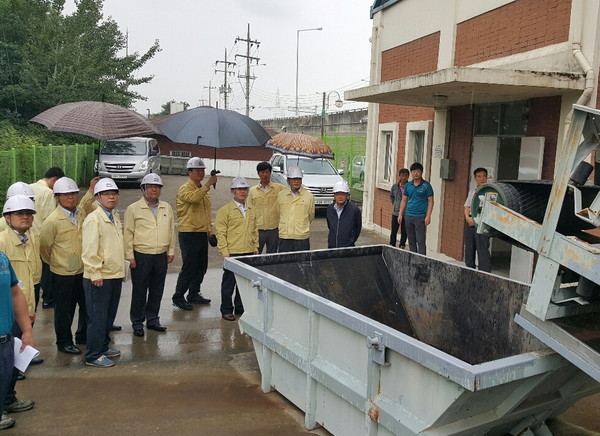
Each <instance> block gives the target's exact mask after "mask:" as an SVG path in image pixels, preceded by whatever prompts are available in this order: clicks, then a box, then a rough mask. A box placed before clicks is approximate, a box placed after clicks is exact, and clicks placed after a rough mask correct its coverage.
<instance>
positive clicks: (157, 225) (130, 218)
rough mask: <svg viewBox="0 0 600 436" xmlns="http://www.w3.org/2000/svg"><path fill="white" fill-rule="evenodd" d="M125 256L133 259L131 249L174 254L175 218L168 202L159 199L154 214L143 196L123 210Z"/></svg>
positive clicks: (140, 251)
mask: <svg viewBox="0 0 600 436" xmlns="http://www.w3.org/2000/svg"><path fill="white" fill-rule="evenodd" d="M123 221H124V224H125V227H124V229H123V237H124V239H125V258H126V259H133V251H134V250H135V251H137V252H138V253H144V254H161V253H164V252H165V251H166V252H167V254H168V255H170V256H172V255H174V254H175V220H174V217H173V209H172V208H171V205H170V204H169V203H166V202H164V201H159V202H158V206H157V210H156V216H154V213H152V210H151V209H150V207H149V206H148V203H147V202H146V200H145V199H144V198H141V199H140V200H139V201H136V202H135V203H133V204H130V205H129V206H128V207H127V210H125V218H124V220H123Z"/></svg>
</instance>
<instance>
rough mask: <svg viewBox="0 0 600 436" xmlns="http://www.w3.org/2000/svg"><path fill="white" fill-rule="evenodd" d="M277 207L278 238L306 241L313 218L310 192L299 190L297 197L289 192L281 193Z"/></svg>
mask: <svg viewBox="0 0 600 436" xmlns="http://www.w3.org/2000/svg"><path fill="white" fill-rule="evenodd" d="M277 204H278V206H279V237H280V238H281V239H297V240H302V239H308V238H309V237H310V223H311V221H312V220H313V219H314V218H315V200H314V198H313V195H312V194H311V193H310V191H307V190H306V189H304V188H300V191H299V192H298V195H296V196H295V197H294V196H293V195H292V192H291V190H289V189H287V190H285V191H281V192H280V193H279V196H278V197H277Z"/></svg>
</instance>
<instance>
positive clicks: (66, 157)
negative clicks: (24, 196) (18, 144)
mask: <svg viewBox="0 0 600 436" xmlns="http://www.w3.org/2000/svg"><path fill="white" fill-rule="evenodd" d="M97 147H98V146H97V145H96V144H76V145H59V146H52V145H51V146H39V147H31V148H27V149H14V148H13V149H12V150H9V151H0V203H2V204H3V203H4V193H5V192H6V190H7V189H8V187H9V186H10V185H12V184H13V183H14V182H17V181H21V182H26V183H33V182H36V181H37V180H39V179H41V178H43V177H44V174H45V173H46V171H47V170H48V168H51V167H60V168H62V170H63V171H64V172H65V174H66V175H67V176H68V177H70V178H72V179H73V180H75V181H76V182H77V184H78V185H80V186H82V185H86V184H87V183H88V182H89V181H90V179H91V178H92V177H94V162H95V161H96V154H95V150H96V148H97Z"/></svg>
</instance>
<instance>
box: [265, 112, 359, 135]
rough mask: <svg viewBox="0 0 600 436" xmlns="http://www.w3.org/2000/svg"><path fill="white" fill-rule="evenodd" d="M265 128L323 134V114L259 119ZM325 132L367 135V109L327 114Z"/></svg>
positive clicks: (276, 130) (329, 133) (330, 133)
mask: <svg viewBox="0 0 600 436" xmlns="http://www.w3.org/2000/svg"><path fill="white" fill-rule="evenodd" d="M257 121H258V123H259V124H260V125H261V126H263V127H264V128H265V129H271V130H274V131H275V132H277V133H280V132H282V131H283V130H282V128H283V127H284V126H285V131H286V132H289V133H306V134H307V135H312V136H318V137H320V136H321V121H322V119H321V116H320V115H307V116H302V117H298V118H296V117H288V118H270V119H265V120H257ZM324 127H325V133H326V134H327V135H328V136H335V135H336V134H338V135H340V136H349V135H350V134H352V133H354V134H355V135H359V136H365V135H366V131H367V109H357V110H352V111H340V112H334V113H330V114H327V115H326V116H325V120H324Z"/></svg>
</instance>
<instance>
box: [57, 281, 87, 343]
mask: <svg viewBox="0 0 600 436" xmlns="http://www.w3.org/2000/svg"><path fill="white" fill-rule="evenodd" d="M52 289H53V290H54V332H55V333H56V345H57V346H58V347H62V346H66V345H73V334H72V332H71V326H72V325H73V318H74V317H75V307H76V306H77V305H79V317H78V321H77V331H76V332H75V340H76V341H77V343H85V342H86V335H87V312H86V310H85V294H84V292H83V273H82V274H76V275H74V276H63V275H59V274H55V273H52Z"/></svg>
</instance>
